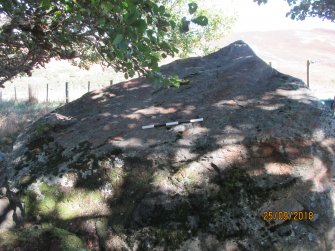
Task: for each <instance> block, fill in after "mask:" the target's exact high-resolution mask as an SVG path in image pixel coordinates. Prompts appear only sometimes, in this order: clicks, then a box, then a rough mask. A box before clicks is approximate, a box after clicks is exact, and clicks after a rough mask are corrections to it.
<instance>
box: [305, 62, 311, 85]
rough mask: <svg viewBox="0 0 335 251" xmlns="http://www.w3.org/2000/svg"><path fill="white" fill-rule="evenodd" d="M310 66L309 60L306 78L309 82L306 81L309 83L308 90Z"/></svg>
mask: <svg viewBox="0 0 335 251" xmlns="http://www.w3.org/2000/svg"><path fill="white" fill-rule="evenodd" d="M310 64H311V62H310V61H309V60H307V76H306V78H307V81H306V83H307V87H308V88H309V66H310Z"/></svg>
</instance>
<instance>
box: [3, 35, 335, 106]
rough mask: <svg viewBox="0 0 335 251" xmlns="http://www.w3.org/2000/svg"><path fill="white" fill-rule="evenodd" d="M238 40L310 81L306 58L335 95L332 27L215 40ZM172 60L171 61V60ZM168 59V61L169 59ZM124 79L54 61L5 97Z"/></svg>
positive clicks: (320, 89) (58, 97)
mask: <svg viewBox="0 0 335 251" xmlns="http://www.w3.org/2000/svg"><path fill="white" fill-rule="evenodd" d="M236 40H243V41H245V42H246V43H248V44H249V45H250V46H251V48H252V49H253V50H254V51H255V53H256V54H257V55H258V56H259V57H261V58H262V59H263V60H264V61H265V62H271V63H272V66H273V67H274V68H276V69H277V70H279V71H281V72H283V73H286V74H289V75H292V76H295V77H298V78H300V79H302V80H303V81H306V61H307V60H308V59H309V60H312V61H316V63H314V64H311V66H310V88H311V89H312V90H313V92H314V93H315V95H316V96H317V97H318V98H320V99H327V98H333V96H334V95H335V31H330V30H322V29H316V30H283V31H263V32H259V31H255V32H244V33H232V34H230V35H228V36H227V37H225V38H224V39H222V40H221V41H219V42H216V43H215V46H217V47H219V48H222V47H224V46H226V45H228V44H229V43H231V42H234V41H236ZM169 61H171V60H169ZM169 61H166V62H169ZM111 80H112V81H113V83H118V82H121V81H124V80H125V79H124V77H123V74H122V73H115V72H114V71H113V70H112V69H108V70H103V69H102V68H101V67H100V66H98V65H94V66H93V67H92V68H91V69H90V70H89V71H86V70H82V69H79V68H78V67H76V66H73V65H71V64H70V63H69V62H67V61H56V60H52V61H51V62H50V63H49V64H47V65H46V68H45V69H44V68H41V69H36V70H35V71H34V72H33V75H32V77H18V78H16V79H14V80H13V81H12V82H9V83H6V85H5V86H6V88H5V89H3V90H2V99H3V100H12V99H14V97H15V93H14V86H15V87H16V92H17V99H18V100H21V101H24V100H27V99H28V85H30V86H31V88H32V92H33V96H35V97H36V98H37V99H38V101H39V102H45V101H46V89H47V88H46V84H48V85H49V95H48V97H49V101H56V102H64V101H65V82H68V83H69V100H70V101H72V100H75V99H77V98H79V97H80V96H82V95H83V94H85V93H86V92H87V91H88V81H90V90H94V89H99V88H102V87H105V86H108V85H110V81H111Z"/></svg>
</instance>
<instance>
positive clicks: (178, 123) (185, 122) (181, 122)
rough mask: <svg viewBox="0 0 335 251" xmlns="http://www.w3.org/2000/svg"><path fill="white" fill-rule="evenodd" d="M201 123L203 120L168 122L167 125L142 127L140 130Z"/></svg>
mask: <svg viewBox="0 0 335 251" xmlns="http://www.w3.org/2000/svg"><path fill="white" fill-rule="evenodd" d="M201 121H204V118H198V119H191V120H186V121H175V122H168V123H164V124H158V125H146V126H142V129H150V128H155V127H162V126H174V125H180V124H187V123H195V122H201Z"/></svg>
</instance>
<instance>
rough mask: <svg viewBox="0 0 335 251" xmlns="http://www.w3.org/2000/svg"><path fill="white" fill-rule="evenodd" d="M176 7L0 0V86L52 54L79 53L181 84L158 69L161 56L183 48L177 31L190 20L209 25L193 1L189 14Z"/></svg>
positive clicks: (139, 0) (131, 1) (83, 61)
mask: <svg viewBox="0 0 335 251" xmlns="http://www.w3.org/2000/svg"><path fill="white" fill-rule="evenodd" d="M165 2H166V1H165ZM172 11H173V9H171V8H170V9H168V8H166V7H165V5H164V1H163V0H161V1H158V2H157V1H153V0H122V1H120V0H80V1H79V0H41V1H35V0H11V1H8V0H0V87H3V84H4V83H5V82H6V81H8V80H10V79H12V78H13V77H15V76H17V75H19V74H22V73H26V74H28V75H31V72H32V70H33V68H35V67H41V66H42V67H44V65H45V64H46V63H47V62H49V60H50V59H51V58H60V59H74V58H77V57H79V58H80V65H79V66H81V67H85V68H88V67H89V66H90V65H91V64H92V63H98V62H99V63H102V64H103V65H104V66H108V67H113V68H114V69H115V70H117V71H122V72H124V73H125V77H126V78H128V77H132V76H134V75H135V74H136V73H137V74H139V75H146V76H149V77H155V79H159V80H160V82H163V84H171V83H172V84H175V85H178V79H177V78H176V77H175V76H171V77H168V78H167V77H165V76H163V75H162V74H160V73H159V68H158V62H159V60H160V59H161V58H162V57H163V58H164V57H166V56H168V55H170V56H174V55H175V54H176V53H178V52H179V50H178V49H177V46H178V44H179V43H180V40H178V39H176V37H175V34H177V33H178V34H182V33H186V32H187V31H188V28H189V27H188V26H189V24H190V23H193V24H194V25H197V26H199V27H201V26H207V25H208V18H207V17H206V16H205V15H202V14H201V13H200V14H199V13H198V12H199V11H198V5H197V4H196V3H195V2H192V3H189V5H188V11H189V13H188V14H189V17H188V18H186V17H185V18H183V19H182V20H177V19H176V15H174V14H173V13H172Z"/></svg>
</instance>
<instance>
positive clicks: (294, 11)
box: [254, 0, 335, 22]
mask: <svg viewBox="0 0 335 251" xmlns="http://www.w3.org/2000/svg"><path fill="white" fill-rule="evenodd" d="M254 1H255V2H257V3H258V4H262V3H267V2H268V0H254ZM286 1H287V3H288V4H289V5H290V6H291V10H290V12H288V13H287V14H286V16H289V17H291V18H292V19H296V20H305V18H306V17H319V18H322V19H326V20H329V21H331V22H335V1H334V0H299V1H297V0H286Z"/></svg>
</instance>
